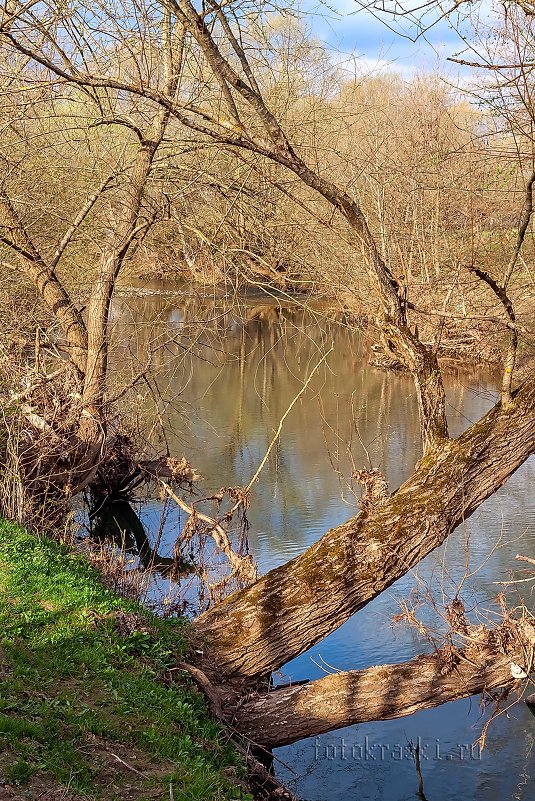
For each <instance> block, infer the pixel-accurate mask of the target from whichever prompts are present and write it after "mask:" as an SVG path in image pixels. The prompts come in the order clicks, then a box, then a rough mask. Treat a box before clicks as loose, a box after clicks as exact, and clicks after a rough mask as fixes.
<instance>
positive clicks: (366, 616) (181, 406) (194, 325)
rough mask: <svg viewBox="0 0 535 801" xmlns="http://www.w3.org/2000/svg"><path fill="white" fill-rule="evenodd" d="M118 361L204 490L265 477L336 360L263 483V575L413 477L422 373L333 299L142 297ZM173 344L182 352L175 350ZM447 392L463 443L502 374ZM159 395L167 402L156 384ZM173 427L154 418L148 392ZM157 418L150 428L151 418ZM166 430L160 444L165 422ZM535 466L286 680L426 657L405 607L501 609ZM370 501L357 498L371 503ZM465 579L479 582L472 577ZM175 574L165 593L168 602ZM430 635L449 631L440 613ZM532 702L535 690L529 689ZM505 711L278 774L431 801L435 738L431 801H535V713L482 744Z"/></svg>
mask: <svg viewBox="0 0 535 801" xmlns="http://www.w3.org/2000/svg"><path fill="white" fill-rule="evenodd" d="M114 324H115V328H114V340H115V345H114V359H115V363H116V365H121V364H123V363H126V361H127V359H126V357H127V355H128V356H130V355H131V354H134V355H136V356H137V358H138V359H139V361H140V363H142V362H143V355H144V354H146V352H147V350H148V343H149V341H151V342H157V343H159V345H160V347H159V348H158V350H157V351H156V353H155V355H154V357H153V360H152V375H153V380H152V383H151V390H150V392H148V391H146V390H144V389H140V396H139V407H140V412H139V413H140V416H141V418H142V419H145V418H146V428H147V431H148V433H149V435H150V436H152V437H153V438H154V437H157V436H160V437H162V436H163V437H165V438H166V439H167V441H168V445H169V447H170V449H171V451H172V452H174V453H175V454H178V455H182V454H183V453H184V454H185V455H187V457H188V459H189V460H190V462H191V463H192V464H194V465H195V467H196V468H197V469H199V470H200V471H201V472H202V474H203V476H204V477H205V481H204V483H203V490H202V491H203V493H204V492H206V493H210V492H212V491H214V490H217V489H218V488H219V487H220V486H223V485H224V486H244V485H246V484H247V483H248V481H249V480H250V478H251V477H252V475H253V474H254V472H255V470H256V469H257V467H258V465H259V464H260V462H261V460H262V458H263V456H264V454H265V452H266V449H267V448H268V446H269V444H270V442H271V440H272V438H273V433H274V430H275V429H276V427H277V425H278V423H279V421H280V419H281V417H282V416H283V414H284V413H285V411H286V410H287V408H288V406H289V405H290V403H291V401H292V400H293V398H294V397H295V396H296V394H297V393H298V392H299V390H300V389H301V388H302V386H303V382H304V381H305V380H306V378H307V377H308V375H309V374H310V371H311V370H312V369H313V368H314V366H315V365H316V364H317V363H318V362H319V360H320V359H321V358H322V355H323V354H324V353H325V351H326V350H328V349H329V348H330V347H331V345H332V346H333V351H332V353H331V354H330V355H329V357H328V358H327V360H326V361H325V363H324V364H322V366H321V367H320V369H319V370H318V372H317V374H316V375H315V376H314V378H313V380H312V381H311V382H310V385H309V386H308V387H307V389H306V391H305V393H304V394H303V396H302V397H301V398H300V399H299V401H298V402H297V403H296V404H295V405H294V407H293V408H292V410H291V411H290V413H289V414H288V416H287V418H286V420H285V422H284V426H283V429H282V433H281V436H280V438H279V440H278V442H277V444H276V447H274V448H273V450H272V452H271V456H270V458H269V459H268V461H267V463H266V465H265V467H264V469H263V471H262V473H261V474H260V477H259V479H258V481H257V482H256V484H255V487H254V492H253V497H252V503H251V507H250V510H249V520H250V531H249V542H250V548H251V551H252V553H253V554H254V556H255V558H256V560H257V563H258V565H259V569H260V571H261V572H262V573H264V572H266V571H268V570H270V569H271V568H273V567H275V566H277V565H279V564H281V563H283V562H285V561H287V560H288V559H290V558H292V557H294V556H296V555H297V554H299V553H301V552H302V551H303V550H304V549H306V548H307V547H308V546H309V545H310V544H311V543H313V542H314V541H315V540H317V539H318V538H319V537H320V536H321V535H322V534H323V533H324V532H325V531H327V529H329V528H330V527H332V526H335V525H337V524H339V523H341V522H343V521H344V520H346V519H347V518H348V517H350V516H351V515H353V514H355V512H356V511H357V509H358V507H357V505H356V499H355V495H354V494H353V493H352V491H351V487H350V485H349V482H348V481H347V479H348V477H349V475H350V474H351V470H352V469H353V468H354V467H357V468H360V467H364V466H367V465H369V463H370V461H371V463H372V464H373V465H374V466H376V467H379V468H380V469H381V470H382V471H383V473H384V474H385V476H386V478H387V480H388V483H389V486H390V489H391V490H393V489H395V488H396V487H397V486H399V485H400V484H401V483H402V482H403V481H404V480H405V479H406V478H407V477H408V476H409V475H410V473H411V471H412V469H413V467H414V464H415V462H416V460H417V459H418V455H419V443H418V421H417V408H416V399H415V394H414V389H413V386H412V383H411V381H410V379H409V378H407V377H406V376H404V375H395V374H392V373H386V372H383V371H381V370H379V369H377V368H374V367H371V366H370V365H369V363H368V361H369V345H370V341H369V340H368V339H367V335H366V333H365V332H362V331H358V330H356V329H353V330H350V329H349V328H348V327H346V326H345V325H343V324H341V322H340V321H336V320H333V319H331V317H330V315H329V314H328V313H327V312H325V311H324V310H323V309H322V308H321V305H318V307H317V308H316V309H312V310H304V309H303V308H301V306H300V304H299V302H298V301H297V300H296V301H295V302H286V301H285V302H284V303H282V305H281V303H280V302H279V301H277V300H274V299H272V300H270V299H266V298H260V297H249V298H243V297H242V298H239V299H236V298H234V299H232V301H231V300H230V299H229V298H227V299H226V301H222V300H221V299H215V300H214V299H211V298H209V297H208V298H205V299H204V300H199V299H198V298H196V297H193V296H188V295H187V293H184V295H182V296H181V295H177V294H173V293H172V292H171V293H169V292H168V293H163V294H155V295H149V296H142V297H137V296H135V294H131V293H126V294H124V295H122V296H120V298H119V299H118V300H117V301H116V304H115V307H114ZM170 337H171V341H170ZM445 383H446V391H447V400H448V418H449V424H450V429H451V432H452V433H453V434H458V433H460V432H461V431H462V430H464V429H465V428H466V427H467V426H468V425H469V424H470V422H471V421H474V420H476V419H478V418H479V417H480V416H481V415H482V414H484V412H485V411H486V410H488V409H489V408H490V407H491V406H492V404H493V402H494V400H495V398H496V376H494V375H492V374H491V373H489V372H488V371H485V370H484V369H470V368H465V369H460V368H457V369H450V370H448V371H446V374H445ZM156 387H157V390H158V391H157V393H155V389H156ZM154 394H157V395H158V398H159V406H158V412H159V420H158V421H156V418H154V417H151V418H150V419H151V422H150V423H149V421H148V411H147V410H148V408H149V396H150V395H154ZM144 416H145V417H144ZM157 422H158V423H162V425H163V428H162V431H163V434H160V435H158V433H157V432H158V426H157V425H156V423H157ZM534 482H535V459H533V458H532V459H531V460H530V461H529V462H527V463H526V464H525V465H524V466H523V467H522V468H521V469H520V470H518V471H517V473H516V474H515V475H514V476H513V477H512V478H511V479H510V480H509V481H508V482H507V484H506V485H505V487H503V488H502V489H501V490H500V491H499V492H497V493H496V494H495V495H494V496H493V497H492V498H490V499H489V500H488V501H487V502H486V503H485V504H484V505H483V506H482V507H481V508H480V509H479V510H478V511H477V512H476V513H475V514H474V515H473V516H472V517H471V518H470V520H469V521H468V522H467V523H466V525H465V526H464V527H463V528H462V529H459V530H457V531H456V532H455V533H454V534H453V535H452V536H451V537H450V539H449V541H448V542H447V543H446V544H445V545H444V546H443V547H442V548H440V549H438V550H437V551H435V552H434V553H432V554H431V555H430V556H429V557H427V558H426V559H425V560H424V561H423V562H422V563H421V564H420V565H419V567H418V570H417V571H413V572H411V573H410V574H408V575H407V576H405V577H404V578H402V579H401V580H400V581H398V582H397V583H396V584H394V585H393V586H392V587H391V588H390V589H389V590H388V591H386V592H385V593H383V595H381V596H380V597H379V598H377V599H376V600H375V601H373V602H372V603H370V604H369V605H368V606H367V607H366V608H365V609H364V610H362V611H361V612H359V613H358V614H357V615H356V616H354V617H353V618H352V619H351V620H349V621H348V622H347V623H346V624H345V625H343V626H342V627H341V628H340V629H338V631H336V632H335V633H333V634H332V635H331V636H330V637H328V638H327V639H326V640H324V641H323V642H321V643H320V644H318V645H317V646H315V647H314V648H312V649H311V650H310V651H309V652H307V653H306V654H303V655H302V656H300V657H299V658H298V659H296V660H294V661H293V662H291V663H290V664H288V665H286V667H285V668H284V674H283V676H280V677H276V679H277V680H281V681H285V680H287V679H288V678H289V677H291V678H292V679H294V680H296V679H303V678H311V679H314V678H316V677H319V676H322V675H325V673H326V672H329V671H331V670H339V669H341V670H344V669H350V668H365V667H368V666H371V665H375V664H387V663H394V662H399V661H402V660H407V659H410V658H412V657H414V656H416V655H417V654H418V653H421V652H423V651H429V649H430V648H431V645H430V644H429V642H427V641H426V640H425V639H424V638H423V637H422V636H421V635H419V634H418V632H417V631H416V630H415V629H414V628H413V627H411V628H409V627H407V626H404V625H402V624H399V623H398V624H395V623H394V622H393V618H394V616H395V615H397V614H398V613H399V612H400V603H401V601H402V600H403V599H406V598H409V597H412V598H413V599H415V597H416V596H415V592H416V591H418V590H419V595H420V596H423V595H425V594H426V593H431V594H432V596H433V598H434V599H435V600H436V601H437V602H438V603H442V602H443V601H446V602H447V601H448V600H451V599H452V598H453V597H454V596H455V593H456V591H457V587H458V584H459V582H460V581H461V580H463V590H462V597H463V599H464V600H465V604H466V605H467V607H468V608H470V609H474V608H475V607H476V605H477V607H478V609H479V610H480V612H481V614H483V615H485V614H487V613H486V612H485V610H490V611H489V612H488V614H489V615H491V613H492V608H493V606H494V599H495V597H496V595H497V594H498V593H499V592H501V591H503V590H504V589H506V588H505V587H504V586H503V585H501V584H499V583H497V582H503V581H507V580H509V579H510V578H511V577H516V578H518V577H519V576H520V575H521V572H520V566H519V563H518V562H517V561H515V559H514V557H515V554H517V553H522V554H524V555H526V556H530V557H535V494H534V493H533V487H534ZM357 495H358V493H357ZM161 512H162V502H161V501H160V500H158V499H156V498H153V499H152V500H149V501H147V502H146V503H144V505H143V507H142V510H141V516H142V519H143V520H144V523H145V524H146V526H147V528H148V529H149V530H150V531H152V532H155V531H156V530H158V527H159V526H160V517H161ZM164 522H165V524H164V525H163V526H162V527H161V530H160V537H161V539H160V552H161V553H167V554H170V553H171V551H172V545H173V542H174V540H175V538H176V536H177V532H178V530H179V528H180V525H181V519H180V518H179V516H178V513H176V512H174V511H171V512H169V513H168V514H167V517H166V519H165V521H164ZM463 577H464V579H463ZM533 587H534V584H532V583H523V584H516V585H512V586H511V587H509V588H508V596H509V602H510V603H511V604H516V603H520V602H522V601H524V602H525V603H526V605H528V606H529V605H531V606H532V607H533V606H534V605H535V604H534V602H533V596H531V595H530V589H532V588H533ZM169 589H170V587H169V581H168V579H164V578H161V579H160V581H159V582H156V581H155V582H154V584H153V586H152V590H151V592H152V594H153V597H154V594H158V593H161V594H165V593H167V592H169ZM422 615H423V619H424V620H425V621H426V623H427V624H428V625H430V626H431V625H433V624H434V623H435V622H436V614H435V613H433V611H432V610H431V611H430V610H429V606H427V607H426V608H423V609H422ZM532 691H533V688H532V689H531V690H530V692H532ZM487 717H488V712H485V711H483V712H482V710H481V708H480V706H479V699H478V698H473V699H468V700H462V701H458V702H454V703H450V704H447V705H444V706H442V707H438V708H437V709H432V710H427V711H422V712H418V713H416V714H414V715H412V716H410V717H407V718H402V719H398V720H393V721H386V722H378V723H369V724H366V725H359V726H353V727H349V728H346V729H344V730H341V731H337V732H333V733H331V734H328V735H324V736H322V737H320V738H315V739H311V740H304V741H302V742H300V743H297V744H295V745H292V746H288V747H285V748H281V749H278V750H277V751H276V752H275V756H276V759H277V761H276V763H275V764H276V771H277V774H278V775H279V776H280V778H281V779H282V780H283V781H284V782H286V783H287V784H289V786H290V787H291V788H292V789H293V791H294V792H295V793H296V795H298V797H300V798H303V799H309V801H349V800H350V799H355V801H357V799H358V801H367V800H368V799H369V800H370V801H405V800H406V799H414V798H416V797H417V790H418V780H417V775H416V770H415V760H414V754H413V751H414V747H415V746H416V744H418V743H419V744H420V752H421V771H422V776H423V781H424V792H425V797H426V798H427V801H458V800H459V799H460V798H462V799H463V801H472V799H474V801H475V799H484V800H485V801H530V799H531V800H532V799H533V798H535V789H534V788H535V743H534V740H535V719H534V717H533V716H532V715H531V713H530V712H529V710H528V708H527V707H526V705H525V704H523V703H520V704H517V705H516V706H514V707H513V708H511V709H509V710H508V711H507V712H506V713H505V712H503V713H502V714H500V715H499V716H497V718H496V719H495V720H494V721H493V722H492V724H491V725H490V727H489V729H488V734H487V738H486V747H485V749H484V750H483V751H482V752H481V750H480V748H479V746H478V745H477V740H478V737H479V735H480V734H481V731H482V726H483V724H484V722H485V720H486V719H487Z"/></svg>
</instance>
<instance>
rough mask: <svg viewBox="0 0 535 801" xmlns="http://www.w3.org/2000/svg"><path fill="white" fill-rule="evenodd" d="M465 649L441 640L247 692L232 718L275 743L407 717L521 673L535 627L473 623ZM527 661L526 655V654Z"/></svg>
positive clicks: (260, 740)
mask: <svg viewBox="0 0 535 801" xmlns="http://www.w3.org/2000/svg"><path fill="white" fill-rule="evenodd" d="M466 639H467V640H468V644H467V646H466V647H465V648H463V649H457V648H453V647H452V646H451V645H446V646H445V647H444V648H442V649H439V650H437V651H436V652H435V653H433V654H428V655H427V654H426V655H422V656H418V657H417V658H416V659H412V660H411V661H410V662H403V663H401V664H397V665H380V666H375V667H371V668H367V669H366V670H350V671H346V672H341V673H334V674H333V675H330V676H326V677H325V678H322V679H318V680H316V681H313V682H310V683H309V684H305V685H303V686H294V687H284V688H281V689H274V690H273V691H271V692H269V693H262V694H259V695H256V694H253V695H252V696H249V697H248V698H246V699H245V701H244V703H242V704H240V705H239V706H238V708H237V710H236V713H235V716H234V719H233V722H234V725H236V726H237V727H238V729H239V730H240V732H241V733H242V734H244V735H246V736H247V737H250V738H251V739H252V740H253V741H254V742H255V743H257V744H258V745H262V746H265V747H266V748H274V747H278V746H281V745H288V744H289V743H293V742H295V741H296V740H301V739H303V738H304V737H312V736H315V735H319V734H324V733H325V732H329V731H332V730H333V729H339V728H342V727H344V726H350V725H353V724H355V723H366V722H368V721H372V720H390V719H392V718H399V717H404V716H406V715H412V714H413V713H414V712H417V711H418V710H420V709H430V708H431V707H435V706H440V705H441V704H444V703H446V702H448V701H454V700H456V699H458V698H464V697H466V696H469V695H475V694H477V693H481V692H490V691H491V690H493V689H495V688H497V687H501V688H504V689H508V688H510V687H513V686H514V685H515V678H514V677H513V674H512V672H511V663H512V662H514V663H520V665H521V666H522V667H523V668H526V670H529V669H530V665H527V664H526V654H529V653H530V651H531V653H533V648H534V647H535V626H534V625H533V623H529V622H527V621H524V622H521V623H519V624H516V623H515V622H514V621H511V620H509V621H506V622H505V623H504V624H503V625H502V626H500V627H498V628H496V629H491V630H488V629H485V628H483V627H474V630H473V633H472V635H471V636H468V637H467V638H466ZM528 659H529V657H528Z"/></svg>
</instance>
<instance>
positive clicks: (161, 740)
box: [0, 521, 251, 801]
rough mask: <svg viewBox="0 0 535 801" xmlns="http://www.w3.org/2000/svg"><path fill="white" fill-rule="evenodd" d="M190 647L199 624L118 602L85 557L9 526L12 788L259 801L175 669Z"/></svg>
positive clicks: (4, 585) (4, 602) (5, 733)
mask: <svg viewBox="0 0 535 801" xmlns="http://www.w3.org/2000/svg"><path fill="white" fill-rule="evenodd" d="M187 648H188V626H187V623H185V622H184V621H181V620H166V621H163V620H160V619H158V618H156V617H154V616H153V615H151V614H150V613H148V612H147V611H146V610H145V609H143V607H141V606H140V605H138V604H135V603H132V602H129V601H125V600H123V599H120V598H118V597H117V596H116V595H114V594H113V593H112V592H111V591H109V590H108V589H106V588H105V587H104V586H103V584H102V583H101V581H100V579H99V576H98V574H97V573H96V572H95V571H94V570H93V569H92V568H91V567H90V566H89V565H88V564H87V563H86V562H85V561H84V560H83V559H82V558H81V557H79V556H78V555H76V554H74V553H72V552H70V551H68V550H66V549H65V548H62V547H61V546H59V545H57V544H55V543H52V542H50V541H48V540H46V539H38V538H36V537H33V536H32V535H30V534H28V533H26V532H24V531H21V530H20V529H19V528H17V527H16V526H14V525H11V524H9V523H5V522H2V521H0V789H1V783H2V782H3V783H4V784H5V785H12V792H13V793H15V794H14V795H13V796H12V797H13V798H22V799H26V798H28V799H29V798H35V797H38V796H39V792H42V791H43V790H44V789H47V790H48V789H50V788H51V787H52V788H57V790H58V793H59V794H58V796H57V797H58V798H60V797H65V798H69V799H74V798H89V799H110V801H113V799H116V800H117V801H122V799H140V800H143V801H149V799H164V798H165V799H169V797H170V793H169V785H172V788H173V794H174V798H175V801H211V800H212V799H213V800H214V801H216V800H217V801H223V800H224V799H229V801H230V799H250V798H251V796H250V795H248V794H247V792H246V791H245V790H244V789H242V786H243V784H244V783H243V777H244V775H245V769H244V765H243V762H242V760H241V757H240V756H239V755H238V753H237V752H236V751H235V750H234V749H233V748H232V746H230V745H229V744H227V743H225V738H224V735H223V733H222V731H221V729H220V727H219V726H218V724H217V723H216V722H215V721H213V720H212V719H211V718H210V717H209V715H208V713H207V710H206V705H205V702H204V698H203V697H202V696H201V695H200V694H199V693H198V692H197V691H196V690H195V689H194V688H193V687H192V685H191V683H190V682H189V680H188V678H187V676H186V675H185V674H183V673H182V672H181V671H177V670H170V669H171V668H173V666H174V665H175V664H176V662H177V660H180V658H182V657H183V656H184V654H185V653H186V652H187ZM120 760H122V761H120ZM124 763H127V765H125V764H124ZM127 766H128V767H127ZM136 771H137V772H136ZM140 774H142V775H140ZM65 788H68V793H67V789H65ZM62 789H63V791H64V792H65V793H66V795H65V796H63V795H62V794H61V792H62ZM38 791H39V792H38Z"/></svg>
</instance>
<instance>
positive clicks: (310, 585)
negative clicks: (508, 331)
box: [194, 378, 535, 687]
mask: <svg viewBox="0 0 535 801" xmlns="http://www.w3.org/2000/svg"><path fill="white" fill-rule="evenodd" d="M534 410H535V378H531V379H530V380H529V381H528V382H526V383H525V384H524V385H523V386H522V388H521V389H519V390H518V391H517V393H516V395H515V398H514V405H513V407H511V408H507V409H504V408H503V407H502V406H501V405H500V404H498V405H497V406H496V407H494V408H493V409H492V410H491V411H490V412H489V413H488V414H487V415H485V417H483V418H482V419H481V420H480V421H478V422H477V423H475V424H474V425H473V426H471V428H469V429H468V430H467V431H466V432H465V433H464V434H463V435H461V436H460V437H459V438H458V439H456V440H448V441H447V442H445V443H444V444H443V445H442V447H441V448H439V449H437V450H436V451H434V452H431V453H429V454H428V455H427V456H426V457H425V458H424V459H423V460H422V461H421V462H420V464H419V465H418V466H417V469H416V471H415V472H414V474H413V475H412V476H411V477H410V478H409V480H408V481H406V482H405V483H404V484H403V485H402V486H401V487H400V488H399V489H398V490H397V491H396V492H395V493H394V494H393V495H392V496H391V497H390V498H389V499H388V500H387V501H386V502H385V503H384V504H383V505H382V506H380V507H379V508H375V509H371V510H370V511H369V512H367V513H364V512H361V513H360V514H359V515H357V516H356V517H353V518H351V519H350V520H348V521H347V522H346V523H344V524H343V525H341V526H338V527H337V528H335V529H332V530H331V531H328V532H327V533H326V534H325V535H324V536H323V537H322V538H321V539H320V540H319V541H318V542H317V543H315V544H314V545H312V546H311V547H310V548H309V549H308V550H307V551H305V553H303V554H302V555H301V556H299V557H297V558H296V559H293V560H292V561H290V562H288V563H286V564H284V565H282V566H280V567H278V568H276V569H275V570H272V571H270V572H269V573H268V574H267V575H265V576H264V577H263V578H261V579H260V580H259V581H257V582H256V583H255V584H253V585H252V586H251V587H249V588H246V589H244V590H241V591H239V592H236V593H234V594H232V595H231V596H229V597H228V598H227V599H226V600H225V601H224V602H223V603H221V604H219V605H218V606H216V607H214V608H213V609H211V610H209V611H208V612H206V613H205V614H204V615H202V616H201V617H199V618H198V619H197V620H196V621H195V622H194V626H195V628H196V630H197V632H198V634H199V635H200V636H201V637H202V638H203V639H204V641H205V644H206V645H205V648H206V654H207V658H206V659H205V663H204V665H203V669H204V670H205V671H206V672H207V673H208V674H209V675H212V677H213V679H214V681H217V682H218V683H222V682H227V683H232V684H234V685H236V686H237V687H239V686H241V685H243V684H249V685H250V684H253V683H254V682H255V681H256V680H258V679H260V678H261V677H263V676H265V674H266V673H269V672H270V671H273V670H276V669H277V668H279V667H281V666H282V665H284V664H285V663H287V662H289V661H290V660H291V659H293V658H294V657H296V656H298V655H299V654H301V653H303V652H304V651H306V650H307V649H308V648H310V647H311V646H312V645H314V644H315V643H316V642H318V641H319V640H322V639H323V638H324V637H326V636H327V635H328V634H330V633H331V632H332V631H334V630H335V629H336V628H338V627H339V626H340V625H341V624H342V623H344V621H346V620H347V619H348V618H349V617H350V616H351V615H353V614H354V613H355V612H356V611H357V610H358V609H360V608H362V607H363V606H365V605H366V604H367V603H368V602H369V601H371V600H372V599H373V598H375V597H376V596H377V595H379V594H380V593H381V592H383V590H385V589H386V588H387V587H389V586H390V585H391V584H392V583H393V582H394V581H396V580H397V579H398V578H400V576H402V575H404V574H405V573H406V572H407V571H408V570H410V569H411V568H412V567H414V566H415V565H416V564H418V562H419V561H420V560H421V559H422V558H423V557H424V556H426V555H427V554H428V553H430V552H431V551H432V550H433V549H434V548H436V547H437V546H438V545H440V544H441V543H442V542H444V540H445V539H446V538H447V537H448V535H449V534H450V533H451V532H452V531H453V530H454V529H455V528H456V526H458V525H459V524H460V523H462V522H463V520H466V519H467V518H468V517H469V516H470V515H471V514H472V512H473V511H474V510H475V509H477V507H478V506H479V505H480V504H481V503H482V502H483V501H484V500H485V499H486V498H488V497H489V496H490V495H492V494H493V493H494V492H495V491H496V490H497V489H498V488H499V487H500V486H501V485H502V484H503V483H504V482H505V481H506V479H507V478H508V477H509V476H510V475H511V474H512V473H514V471H515V470H516V469H517V468H518V467H519V466H520V465H521V464H522V463H523V462H524V461H525V460H526V459H527V458H528V457H529V456H530V455H531V454H532V453H533V452H534V451H535V414H534ZM214 665H217V675H216V674H215V672H214V669H213V666H214Z"/></svg>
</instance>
